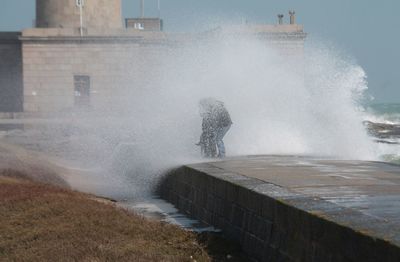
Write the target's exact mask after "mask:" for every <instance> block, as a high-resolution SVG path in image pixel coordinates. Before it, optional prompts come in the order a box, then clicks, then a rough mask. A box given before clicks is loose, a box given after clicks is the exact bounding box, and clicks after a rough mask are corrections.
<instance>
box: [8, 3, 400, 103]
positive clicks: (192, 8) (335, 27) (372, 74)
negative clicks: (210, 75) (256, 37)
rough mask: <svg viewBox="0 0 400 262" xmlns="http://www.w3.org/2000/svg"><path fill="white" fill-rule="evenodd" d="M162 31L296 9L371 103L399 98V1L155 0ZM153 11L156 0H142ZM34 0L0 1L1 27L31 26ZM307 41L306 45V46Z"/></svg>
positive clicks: (127, 13)
mask: <svg viewBox="0 0 400 262" xmlns="http://www.w3.org/2000/svg"><path fill="white" fill-rule="evenodd" d="M63 1H65V0H63ZM122 2H123V15H124V17H135V16H138V15H139V8H138V7H139V0H122ZM160 2H161V17H162V18H163V19H164V25H165V29H166V31H193V30H201V29H206V28H208V27H209V26H210V25H218V23H220V22H221V21H230V22H237V23H240V22H241V21H243V20H247V21H249V22H265V23H276V20H277V18H276V15H277V14H279V13H282V14H286V16H285V19H286V21H287V20H288V15H287V12H288V10H289V9H290V10H295V11H296V15H297V23H299V24H303V25H304V27H305V31H306V32H307V33H308V36H309V37H308V40H307V42H312V41H315V40H318V41H322V42H325V43H327V44H328V45H330V46H333V47H334V48H335V49H338V50H340V51H341V52H343V53H345V54H346V55H348V56H350V57H352V58H353V59H354V60H355V61H356V62H357V63H358V64H359V65H361V66H362V67H363V68H364V70H365V71H366V73H367V75H368V79H367V80H368V86H369V94H370V95H372V96H373V97H375V101H376V102H398V103H400V84H399V83H400V66H399V62H400V49H399V47H400V34H399V33H398V32H399V28H400V17H399V16H398V13H397V12H398V10H400V0H379V1H377V0H201V1H199V0H160ZM145 6H146V11H145V12H146V15H148V16H157V15H158V11H157V0H146V2H145ZM34 18H35V0H1V6H0V31H19V30H22V29H24V28H29V27H32V24H33V20H34ZM307 42H306V47H307Z"/></svg>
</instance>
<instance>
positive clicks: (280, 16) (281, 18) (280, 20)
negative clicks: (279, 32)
mask: <svg viewBox="0 0 400 262" xmlns="http://www.w3.org/2000/svg"><path fill="white" fill-rule="evenodd" d="M283 17H284V15H282V14H279V15H278V24H280V25H281V24H283Z"/></svg>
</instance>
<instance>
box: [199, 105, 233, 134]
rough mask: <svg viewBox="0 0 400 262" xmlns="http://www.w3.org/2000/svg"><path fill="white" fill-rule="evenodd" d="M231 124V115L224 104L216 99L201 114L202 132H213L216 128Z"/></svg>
mask: <svg viewBox="0 0 400 262" xmlns="http://www.w3.org/2000/svg"><path fill="white" fill-rule="evenodd" d="M230 125H232V120H231V116H230V115H229V112H228V110H226V108H225V106H224V104H223V103H222V102H220V101H216V103H215V104H213V105H211V106H210V107H209V108H208V110H207V112H205V114H204V116H203V124H202V127H203V132H207V133H209V132H215V131H216V130H217V129H220V128H223V127H227V126H230Z"/></svg>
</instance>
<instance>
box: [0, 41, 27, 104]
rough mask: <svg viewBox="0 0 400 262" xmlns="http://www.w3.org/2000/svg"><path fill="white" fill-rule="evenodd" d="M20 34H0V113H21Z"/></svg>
mask: <svg viewBox="0 0 400 262" xmlns="http://www.w3.org/2000/svg"><path fill="white" fill-rule="evenodd" d="M19 35H20V33H0V112H21V111H22V99H23V96H22V89H23V87H22V56H21V55H22V53H21V43H20V42H19V40H18V37H19Z"/></svg>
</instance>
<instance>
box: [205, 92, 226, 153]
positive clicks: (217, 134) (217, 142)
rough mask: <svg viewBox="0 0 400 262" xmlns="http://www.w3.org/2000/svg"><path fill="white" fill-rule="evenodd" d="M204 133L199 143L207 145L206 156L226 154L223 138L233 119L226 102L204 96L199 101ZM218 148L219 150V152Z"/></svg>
mask: <svg viewBox="0 0 400 262" xmlns="http://www.w3.org/2000/svg"><path fill="white" fill-rule="evenodd" d="M199 106H200V115H201V117H202V118H203V121H202V134H201V137H200V142H199V144H198V145H203V146H205V150H204V151H205V152H203V153H204V156H206V157H219V158H224V157H225V156H226V152H225V145H224V141H223V138H224V136H225V135H226V133H227V132H228V130H229V129H230V127H231V126H232V120H231V117H230V115H229V112H228V110H227V109H226V108H225V106H224V103H223V102H221V101H218V100H216V99H214V98H203V99H201V100H200V102H199ZM217 149H218V152H217Z"/></svg>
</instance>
